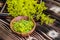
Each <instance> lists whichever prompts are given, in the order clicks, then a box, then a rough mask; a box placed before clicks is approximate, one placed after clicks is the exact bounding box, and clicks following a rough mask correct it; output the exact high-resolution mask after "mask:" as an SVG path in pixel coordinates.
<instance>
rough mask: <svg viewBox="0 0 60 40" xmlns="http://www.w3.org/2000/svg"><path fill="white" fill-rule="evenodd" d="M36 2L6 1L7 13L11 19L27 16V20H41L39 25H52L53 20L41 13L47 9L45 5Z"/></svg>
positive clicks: (32, 0)
mask: <svg viewBox="0 0 60 40" xmlns="http://www.w3.org/2000/svg"><path fill="white" fill-rule="evenodd" d="M37 2H38V0H7V4H8V12H9V14H10V15H12V16H13V17H17V16H28V17H29V18H34V16H36V19H37V20H39V19H40V20H41V24H43V23H46V24H49V23H53V22H54V19H51V18H49V16H47V15H45V14H44V13H43V10H46V9H47V7H46V6H45V3H44V2H41V3H39V4H38V3H37Z"/></svg>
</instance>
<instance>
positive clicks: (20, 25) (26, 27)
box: [13, 20, 34, 33]
mask: <svg viewBox="0 0 60 40" xmlns="http://www.w3.org/2000/svg"><path fill="white" fill-rule="evenodd" d="M33 27H34V23H33V22H32V21H31V20H19V21H17V22H14V23H13V29H14V31H16V32H20V33H28V32H29V31H31V30H32V28H33Z"/></svg>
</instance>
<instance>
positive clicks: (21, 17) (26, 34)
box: [10, 16, 36, 37]
mask: <svg viewBox="0 0 60 40" xmlns="http://www.w3.org/2000/svg"><path fill="white" fill-rule="evenodd" d="M21 19H24V20H28V19H29V18H28V17H27V16H18V17H15V18H14V19H13V20H12V21H11V22H10V28H11V30H12V31H13V32H14V33H16V34H18V35H22V36H23V37H25V36H29V35H30V34H31V33H32V32H33V31H34V30H35V28H36V23H35V21H34V20H33V19H32V21H33V23H34V27H33V28H32V30H31V31H29V32H28V33H20V32H16V31H14V30H13V28H12V27H13V22H15V21H19V20H21Z"/></svg>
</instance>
